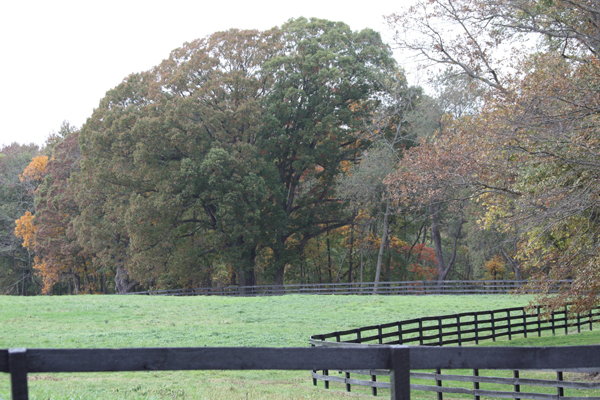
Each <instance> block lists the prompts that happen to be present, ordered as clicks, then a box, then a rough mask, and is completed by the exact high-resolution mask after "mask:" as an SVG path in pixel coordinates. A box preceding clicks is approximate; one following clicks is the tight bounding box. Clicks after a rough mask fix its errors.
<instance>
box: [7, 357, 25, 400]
mask: <svg viewBox="0 0 600 400" xmlns="http://www.w3.org/2000/svg"><path fill="white" fill-rule="evenodd" d="M8 366H9V369H10V386H11V389H12V398H13V400H28V399H29V394H28V392H27V349H25V348H17V349H9V350H8Z"/></svg>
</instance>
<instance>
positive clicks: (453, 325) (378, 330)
mask: <svg viewBox="0 0 600 400" xmlns="http://www.w3.org/2000/svg"><path fill="white" fill-rule="evenodd" d="M541 316H542V310H541V309H540V307H537V308H534V309H531V310H527V309H526V308H523V307H515V308H505V309H499V310H491V311H480V312H470V313H461V314H453V315H443V316H435V317H424V318H416V319H411V320H405V321H397V322H392V323H388V324H381V325H374V326H367V327H361V328H356V329H351V330H345V331H338V332H332V333H327V334H321V335H312V336H311V338H310V343H311V344H312V345H313V346H318V347H345V346H347V345H349V344H350V345H355V346H356V345H357V346H361V345H371V346H373V345H375V347H377V346H378V345H395V344H402V345H406V344H410V345H419V346H446V345H458V346H462V345H463V344H469V343H474V344H478V343H479V342H480V341H483V340H493V341H495V340H496V339H497V338H500V337H508V339H509V340H510V339H512V338H514V337H516V336H522V337H527V336H528V335H537V336H541V335H542V332H544V331H552V334H553V335H554V334H556V333H557V332H563V331H564V333H565V334H568V331H569V328H571V329H575V328H576V329H577V332H581V329H582V328H587V329H589V330H592V328H593V323H594V322H597V321H598V320H599V319H600V308H596V309H593V310H591V311H590V312H589V313H587V314H585V315H580V314H572V313H570V312H569V310H568V308H565V309H562V310H557V311H555V312H554V313H552V314H551V316H550V319H549V320H547V321H542V319H541ZM330 339H333V340H330ZM563 370H564V369H563ZM563 370H561V371H557V374H560V375H557V376H559V377H560V379H557V381H544V380H541V381H540V380H525V381H523V380H522V379H521V380H520V378H519V371H514V374H515V375H514V376H513V377H512V378H501V377H494V378H492V379H497V381H496V383H501V384H510V385H513V388H514V391H513V392H506V391H497V392H496V393H495V394H494V393H492V392H489V393H488V392H486V393H484V392H482V391H481V390H480V389H479V383H480V382H487V381H489V379H490V378H486V377H479V376H478V375H479V372H478V371H473V376H471V377H465V376H461V375H459V378H457V375H447V374H443V375H442V374H441V372H440V371H437V372H436V373H434V374H426V373H422V372H419V373H417V372H411V378H414V379H433V380H435V381H436V385H435V386H433V385H431V386H430V385H412V386H411V388H412V389H413V390H426V391H434V392H437V393H438V395H439V397H438V399H441V393H468V394H472V395H473V396H475V397H476V398H478V396H488V397H512V398H528V399H541V400H544V399H547V398H549V397H547V395H545V394H540V393H522V392H520V386H521V385H534V386H536V385H537V386H540V385H541V386H547V384H548V382H553V385H554V386H555V387H556V388H560V392H558V393H559V394H560V393H562V391H563V389H564V388H565V387H570V388H573V387H575V386H577V388H579V389H590V388H593V389H600V384H597V383H594V384H590V385H582V384H578V383H574V382H564V381H563V380H562V371H563ZM598 372H600V369H598ZM340 373H343V374H344V376H343V377H340V376H331V375H329V371H327V370H323V373H322V374H321V373H318V372H317V370H314V371H313V383H314V384H315V385H316V384H317V381H319V380H320V381H324V382H325V387H326V388H329V382H341V383H344V384H345V385H346V390H347V391H350V390H351V386H352V385H359V386H367V387H371V388H372V393H373V394H374V395H377V388H386V387H388V386H387V385H386V383H385V382H377V376H381V375H384V376H385V375H386V374H387V371H385V370H370V371H369V370H340ZM351 374H354V375H365V376H367V377H368V378H357V377H354V378H353V377H351ZM452 380H454V381H456V380H458V381H463V382H473V383H474V388H473V389H466V388H447V387H442V382H443V381H452ZM530 381H531V382H537V383H535V384H532V383H524V382H530ZM557 390H558V389H557ZM553 396H554V395H553ZM561 396H562V395H561ZM553 398H556V396H555V397H553Z"/></svg>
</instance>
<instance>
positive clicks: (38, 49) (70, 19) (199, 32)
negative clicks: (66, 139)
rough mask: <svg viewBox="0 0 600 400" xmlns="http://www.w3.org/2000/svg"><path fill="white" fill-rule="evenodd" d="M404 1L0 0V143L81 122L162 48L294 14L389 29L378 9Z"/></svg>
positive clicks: (163, 54)
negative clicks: (107, 93) (1, 87)
mask: <svg viewBox="0 0 600 400" xmlns="http://www.w3.org/2000/svg"><path fill="white" fill-rule="evenodd" d="M407 2H410V0H396V1H391V0H370V1H361V2H356V3H354V4H353V3H352V1H348V0H345V1H338V0H302V1H281V0H279V1H271V0H254V1H238V0H229V1H222V0H221V1H220V0H212V1H205V0H195V1H191V0H169V1H160V2H154V1H152V0H102V1H100V0H96V1H86V0H77V1H67V0H52V1H48V0H44V1H37V0H34V1H26V2H25V1H4V2H2V3H1V4H2V5H0V54H1V57H2V60H1V62H0V76H2V77H3V79H4V84H3V85H2V86H3V90H2V95H1V96H0V147H2V146H3V145H8V144H10V143H12V142H19V143H30V142H34V143H38V144H43V143H44V141H45V139H46V137H47V136H48V134H49V133H51V132H52V131H57V130H58V129H59V128H60V125H61V123H62V121H64V120H67V121H69V122H71V123H72V124H74V125H76V126H81V125H82V124H83V123H84V122H85V120H86V119H87V118H88V117H89V116H90V115H91V114H92V111H93V109H94V108H95V107H97V106H98V103H99V101H100V99H101V98H102V97H103V96H104V94H105V93H106V91H107V90H109V89H111V88H113V87H115V86H116V85H117V84H119V83H120V82H121V80H122V79H123V78H124V77H126V76H127V75H128V74H130V73H132V72H139V71H145V70H148V69H150V68H152V67H153V66H155V65H157V64H158V63H159V62H160V61H161V60H163V59H164V58H167V57H168V55H169V53H170V51H171V50H173V49H175V48H177V47H180V46H181V45H182V44H183V43H184V42H188V41H191V40H194V39H197V38H200V37H204V36H206V35H209V34H211V33H213V32H216V31H222V30H226V29H229V28H241V29H246V28H256V29H260V30H263V29H268V28H271V27H273V26H276V25H281V24H282V23H284V22H285V21H287V20H288V19H290V18H297V17H300V16H304V17H307V18H310V17H318V18H326V19H329V20H333V21H343V22H345V23H347V24H348V25H350V27H351V28H352V29H353V30H360V29H363V28H365V27H370V28H373V29H375V30H377V31H379V32H381V33H382V35H383V36H384V38H385V39H386V40H388V41H389V39H390V37H391V32H390V31H389V30H388V28H387V27H386V25H385V24H384V19H383V15H388V14H391V13H392V12H397V11H399V9H400V7H401V6H402V5H403V4H404V5H405V4H406V3H407Z"/></svg>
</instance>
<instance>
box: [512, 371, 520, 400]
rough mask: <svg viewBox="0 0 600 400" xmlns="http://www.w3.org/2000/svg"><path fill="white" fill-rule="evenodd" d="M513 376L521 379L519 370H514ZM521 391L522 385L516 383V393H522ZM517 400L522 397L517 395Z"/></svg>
mask: <svg viewBox="0 0 600 400" xmlns="http://www.w3.org/2000/svg"><path fill="white" fill-rule="evenodd" d="M513 377H514V378H515V379H519V371H518V370H514V371H513ZM520 392H521V385H519V384H515V393H520ZM515 400H521V399H520V398H518V397H516V398H515Z"/></svg>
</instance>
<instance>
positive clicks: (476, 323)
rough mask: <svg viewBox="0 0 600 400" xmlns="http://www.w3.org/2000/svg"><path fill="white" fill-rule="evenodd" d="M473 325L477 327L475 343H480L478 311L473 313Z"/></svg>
mask: <svg viewBox="0 0 600 400" xmlns="http://www.w3.org/2000/svg"><path fill="white" fill-rule="evenodd" d="M473 326H474V327H475V344H479V323H478V322H477V313H476V312H475V313H474V314H473Z"/></svg>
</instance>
